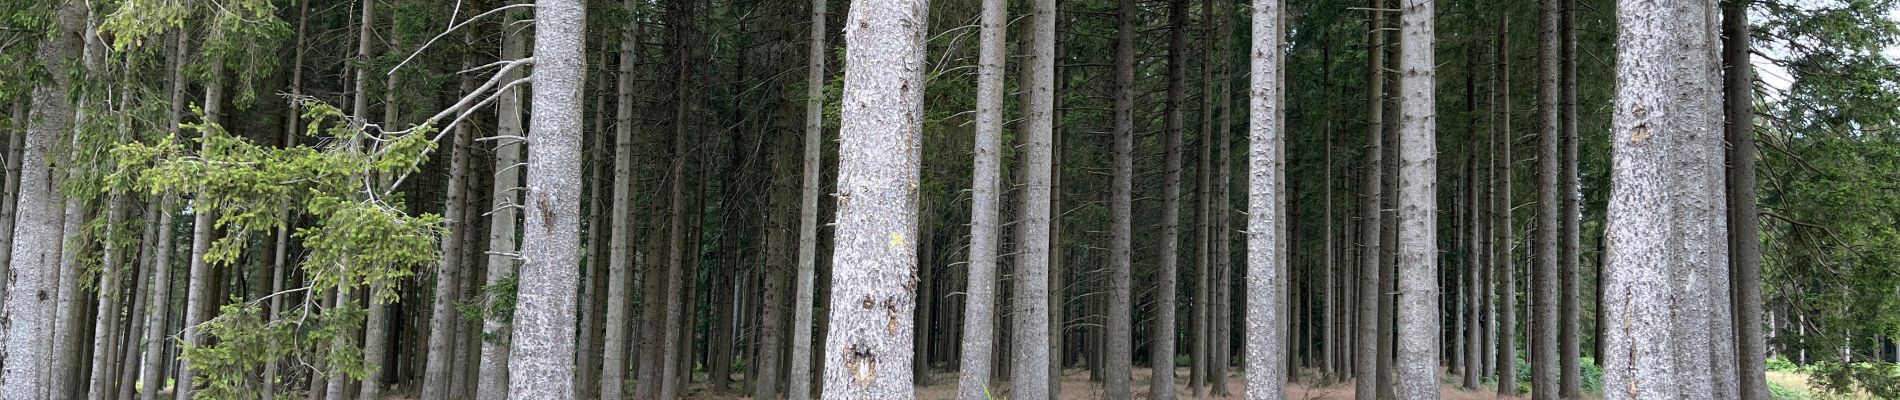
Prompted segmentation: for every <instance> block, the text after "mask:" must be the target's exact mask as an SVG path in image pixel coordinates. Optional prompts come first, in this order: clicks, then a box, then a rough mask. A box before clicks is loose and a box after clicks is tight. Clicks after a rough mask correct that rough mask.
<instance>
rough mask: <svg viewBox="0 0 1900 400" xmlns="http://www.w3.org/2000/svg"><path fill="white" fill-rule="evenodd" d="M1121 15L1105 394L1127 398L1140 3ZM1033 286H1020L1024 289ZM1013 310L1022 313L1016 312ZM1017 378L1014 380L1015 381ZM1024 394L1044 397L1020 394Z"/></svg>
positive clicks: (1130, 2)
mask: <svg viewBox="0 0 1900 400" xmlns="http://www.w3.org/2000/svg"><path fill="white" fill-rule="evenodd" d="M1119 4H1120V6H1119V7H1117V15H1119V16H1120V18H1119V19H1118V20H1119V21H1120V23H1119V25H1118V28H1116V40H1115V105H1114V107H1115V115H1114V117H1115V121H1114V133H1113V136H1114V147H1113V150H1112V151H1113V152H1114V156H1113V163H1114V164H1113V175H1114V177H1113V179H1112V180H1111V181H1112V183H1111V184H1110V185H1109V195H1110V197H1109V201H1108V204H1109V206H1108V209H1109V215H1110V219H1111V221H1112V222H1111V223H1110V225H1109V244H1108V251H1109V255H1108V257H1109V262H1108V293H1107V295H1108V310H1107V314H1106V315H1105V316H1106V318H1103V320H1102V325H1103V328H1105V329H1107V330H1108V332H1107V336H1106V338H1105V339H1106V341H1105V342H1103V345H1104V348H1103V349H1102V356H1103V357H1104V358H1105V360H1103V366H1102V374H1103V377H1104V378H1103V380H1102V386H1103V388H1102V392H1103V396H1105V397H1107V398H1111V399H1126V398H1129V397H1130V396H1131V395H1132V394H1131V389H1130V388H1129V379H1130V375H1131V372H1130V369H1131V367H1130V364H1131V363H1132V362H1133V358H1134V352H1133V350H1134V339H1133V333H1134V332H1133V330H1134V327H1133V323H1134V301H1133V298H1132V297H1133V296H1132V292H1133V289H1132V288H1131V287H1130V286H1131V282H1130V280H1131V279H1130V270H1131V269H1132V266H1131V260H1130V257H1131V254H1130V253H1131V251H1132V249H1133V240H1134V237H1133V229H1132V228H1133V227H1134V219H1135V218H1134V211H1133V207H1132V203H1133V199H1134V178H1135V154H1134V153H1135V12H1136V9H1135V1H1134V0H1120V3H1119ZM1029 290H1032V289H1030V288H1023V287H1022V286H1021V285H1018V296H1021V295H1022V293H1021V292H1025V291H1029ZM1011 312H1021V311H1015V310H1012V311H1011ZM1012 382H1014V381H1012ZM1012 397H1018V398H1042V396H1037V397H1028V396H1025V395H1016V396H1012Z"/></svg>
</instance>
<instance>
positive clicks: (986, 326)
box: [813, 0, 1009, 400]
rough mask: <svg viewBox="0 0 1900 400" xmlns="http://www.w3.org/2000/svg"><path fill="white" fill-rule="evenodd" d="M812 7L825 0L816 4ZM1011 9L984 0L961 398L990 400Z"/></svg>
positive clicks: (1000, 0)
mask: <svg viewBox="0 0 1900 400" xmlns="http://www.w3.org/2000/svg"><path fill="white" fill-rule="evenodd" d="M813 2H814V4H816V3H822V2H824V0H813ZM1008 12H1009V7H1008V5H1007V4H1005V1H1004V0H984V1H983V10H982V22H981V28H980V29H981V32H980V34H979V35H980V36H981V39H980V42H981V46H982V48H981V49H980V53H979V55H978V57H979V60H978V61H977V81H976V84H977V88H976V92H977V93H976V139H975V141H976V144H975V146H976V149H975V152H976V159H975V161H973V162H974V163H975V164H974V167H973V170H972V171H971V175H972V181H971V183H970V193H971V194H970V204H971V205H970V207H971V208H970V263H969V273H968V277H967V279H966V281H968V282H969V283H968V284H967V285H966V286H967V287H966V288H965V289H964V312H963V336H962V338H963V340H962V343H961V344H962V350H961V351H960V353H962V354H961V358H960V359H959V361H958V362H957V370H958V372H957V399H959V400H988V399H990V398H994V397H995V396H996V394H997V393H996V392H994V391H992V388H991V386H990V364H991V363H992V362H993V360H991V359H990V353H991V351H993V349H994V347H995V346H994V344H993V343H991V340H992V339H993V338H995V331H996V327H995V324H993V322H994V319H995V318H996V281H997V279H996V278H997V273H996V264H997V262H996V260H997V247H998V246H997V245H998V242H999V241H1000V240H999V239H1000V235H1001V230H1000V229H999V227H1000V226H1001V225H1002V224H1001V223H1000V219H1001V218H1000V213H1001V201H1000V195H1001V194H1002V193H1001V191H1002V186H1001V185H1002V179H1001V175H1002V153H1003V144H1002V143H1003V134H1002V131H1003V118H1004V113H1003V90H1004V87H1003V74H1004V73H1005V72H1004V71H1005V69H1004V64H1005V63H1007V54H1006V52H1007V50H1006V49H1005V47H1007V46H1008V44H1007V42H1005V41H1004V40H1005V39H1004V35H1005V34H1006V32H1007V28H1005V26H1004V24H1006V23H1007V21H1008Z"/></svg>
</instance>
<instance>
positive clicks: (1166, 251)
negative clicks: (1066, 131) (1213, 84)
mask: <svg viewBox="0 0 1900 400" xmlns="http://www.w3.org/2000/svg"><path fill="white" fill-rule="evenodd" d="M1187 14H1188V1H1187V0H1174V1H1172V2H1170V7H1169V11H1168V18H1169V22H1168V114H1167V117H1166V118H1167V122H1166V123H1167V126H1166V129H1167V139H1166V146H1167V148H1166V149H1165V150H1163V151H1165V152H1166V154H1164V155H1163V156H1162V158H1163V161H1162V167H1161V168H1162V169H1163V174H1165V176H1164V177H1163V178H1162V180H1163V182H1162V185H1163V186H1162V188H1161V201H1162V202H1163V203H1162V206H1161V254H1160V256H1161V260H1160V262H1159V267H1158V268H1159V271H1157V272H1156V276H1155V279H1154V284H1155V285H1157V286H1155V291H1154V297H1155V306H1154V307H1155V308H1154V310H1155V315H1154V325H1153V326H1152V327H1151V328H1152V330H1151V331H1150V333H1149V340H1150V342H1149V347H1148V349H1149V356H1148V362H1149V364H1151V365H1150V366H1151V367H1152V368H1153V375H1152V377H1151V378H1150V379H1149V381H1148V398H1150V399H1156V400H1171V399H1174V354H1175V349H1174V346H1175V345H1174V337H1175V336H1174V331H1175V329H1174V324H1175V316H1174V310H1175V306H1174V303H1175V293H1174V288H1175V279H1176V277H1175V275H1176V269H1177V261H1178V259H1179V255H1180V252H1181V130H1182V129H1184V128H1185V127H1184V126H1183V125H1184V122H1183V121H1182V119H1183V117H1182V115H1181V114H1182V108H1184V107H1185V106H1186V105H1187V90H1186V89H1185V88H1184V86H1186V82H1184V81H1185V80H1186V78H1187V65H1185V64H1184V63H1183V62H1184V61H1186V60H1187V55H1186V54H1184V53H1186V52H1187V17H1188V16H1187Z"/></svg>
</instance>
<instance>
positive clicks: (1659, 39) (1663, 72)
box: [1603, 1, 1719, 399]
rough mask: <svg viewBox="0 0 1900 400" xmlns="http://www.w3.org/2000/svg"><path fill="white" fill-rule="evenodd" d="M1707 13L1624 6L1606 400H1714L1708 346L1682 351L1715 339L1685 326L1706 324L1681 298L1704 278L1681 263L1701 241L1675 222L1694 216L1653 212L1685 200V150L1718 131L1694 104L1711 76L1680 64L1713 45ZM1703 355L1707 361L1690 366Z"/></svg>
mask: <svg viewBox="0 0 1900 400" xmlns="http://www.w3.org/2000/svg"><path fill="white" fill-rule="evenodd" d="M1707 12H1708V10H1707V9H1706V7H1705V4H1704V3H1703V2H1700V1H1694V2H1674V3H1654V4H1652V3H1644V2H1634V1H1624V2H1619V4H1618V7H1617V25H1618V28H1619V29H1618V31H1619V32H1622V34H1621V35H1620V37H1619V39H1618V43H1617V59H1618V60H1622V61H1621V62H1618V63H1617V77H1618V79H1617V81H1618V85H1617V91H1616V99H1615V102H1614V104H1615V105H1616V111H1615V112H1616V114H1615V118H1614V129H1613V130H1612V132H1611V136H1610V137H1611V141H1610V143H1611V151H1612V157H1611V158H1610V159H1611V163H1610V185H1611V188H1610V200H1609V209H1608V221H1607V223H1606V224H1605V227H1606V232H1605V235H1606V237H1605V240H1608V241H1610V242H1613V243H1615V244H1616V248H1615V251H1612V252H1609V253H1608V254H1606V255H1605V256H1606V257H1608V260H1607V264H1606V265H1605V267H1606V270H1605V271H1604V274H1603V275H1604V276H1603V278H1604V282H1603V284H1604V285H1605V289H1604V292H1605V294H1606V296H1607V297H1606V298H1605V299H1604V302H1605V307H1606V309H1607V310H1608V311H1606V312H1605V314H1606V315H1605V317H1607V318H1609V320H1610V321H1620V322H1618V323H1616V324H1612V328H1611V330H1610V332H1609V334H1608V335H1606V337H1605V340H1606V343H1605V351H1604V356H1605V358H1604V360H1603V362H1604V376H1603V379H1604V381H1603V383H1604V387H1605V388H1611V389H1610V390H1607V391H1606V393H1605V395H1606V396H1607V398H1611V399H1675V398H1706V396H1708V395H1709V394H1710V393H1711V392H1710V391H1709V390H1710V388H1709V386H1708V385H1709V378H1708V375H1707V369H1706V368H1707V364H1708V362H1709V360H1708V359H1707V358H1706V357H1707V354H1708V351H1709V348H1708V343H1707V342H1702V343H1700V347H1697V348H1685V347H1684V346H1683V343H1684V342H1685V340H1684V338H1682V336H1686V335H1692V336H1703V337H1705V338H1706V336H1705V335H1707V334H1708V332H1707V331H1706V330H1696V331H1683V330H1682V328H1683V322H1684V320H1685V319H1686V320H1689V321H1695V322H1704V323H1706V322H1707V319H1706V316H1704V315H1703V314H1700V313H1697V311H1703V310H1696V309H1693V308H1688V307H1689V306H1688V305H1686V304H1683V303H1682V301H1686V300H1689V299H1684V298H1682V296H1684V295H1683V294H1681V293H1679V292H1680V291H1682V290H1683V289H1685V287H1683V286H1682V281H1683V280H1684V279H1683V278H1685V275H1691V274H1694V273H1696V272H1699V271H1694V269H1695V268H1698V267H1700V266H1701V264H1698V263H1692V262H1684V261H1687V260H1682V259H1681V258H1679V257H1681V256H1678V255H1676V254H1675V253H1676V252H1677V251H1679V250H1681V247H1679V246H1681V244H1680V243H1681V242H1682V241H1684V240H1696V239H1700V238H1697V237H1689V236H1687V235H1684V233H1688V232H1686V229H1684V227H1682V226H1681V225H1680V224H1679V223H1678V222H1676V221H1677V220H1679V219H1682V218H1683V217H1693V216H1694V215H1669V214H1668V213H1659V212H1656V210H1655V208H1656V205H1657V204H1674V203H1676V202H1677V201H1678V199H1677V197H1678V196H1681V195H1682V194H1684V193H1683V192H1682V191H1679V189H1674V188H1672V185H1674V184H1681V182H1672V180H1674V179H1677V178H1676V177H1678V176H1679V175H1677V174H1679V173H1682V172H1691V171H1682V170H1680V169H1678V168H1672V167H1676V166H1681V164H1679V160H1681V157H1682V156H1681V155H1678V154H1675V153H1680V152H1683V151H1686V150H1688V149H1687V148H1685V146H1687V145H1690V144H1692V143H1693V142H1692V141H1691V139H1690V137H1691V136H1694V135H1697V134H1702V133H1711V132H1707V131H1705V130H1712V129H1714V128H1713V127H1708V126H1704V124H1707V123H1708V122H1709V121H1710V118H1705V117H1707V116H1706V115H1700V114H1698V112H1703V111H1708V112H1713V111H1715V110H1713V109H1707V110H1703V109H1702V108H1703V107H1702V106H1703V104H1700V102H1699V101H1697V99H1695V97H1694V96H1695V95H1697V94H1700V93H1702V90H1701V89H1698V88H1696V87H1695V86H1700V85H1703V84H1705V83H1707V82H1695V80H1694V79H1693V77H1696V76H1702V74H1706V73H1707V71H1706V69H1707V67H1708V66H1707V65H1705V64H1704V63H1703V62H1698V61H1697V60H1695V57H1696V56H1695V55H1688V56H1684V55H1682V54H1679V53H1680V52H1682V51H1685V50H1688V51H1696V50H1700V49H1701V48H1702V47H1701V46H1706V45H1709V43H1707V42H1706V40H1707V36H1706V34H1705V33H1704V32H1703V31H1701V30H1699V29H1697V28H1698V27H1702V26H1703V24H1705V22H1704V21H1705V20H1706V18H1707V17H1706V14H1707ZM1684 77H1691V79H1684ZM1709 136H1714V135H1709ZM1716 140H1719V137H1718V138H1717V139H1716ZM1718 154H1719V153H1718ZM1691 168H1694V167H1693V166H1692V167H1691ZM1691 186H1694V185H1691ZM1698 188H1699V187H1698ZM1676 207H1680V206H1676ZM1677 210H1681V208H1677ZM1684 269H1688V270H1691V271H1682V270H1684ZM1690 277H1693V276H1692V275H1691V276H1690ZM1689 296H1691V297H1695V296H1696V295H1689ZM1685 314H1687V315H1685ZM1703 328H1706V325H1704V326H1703ZM1697 352H1699V353H1700V355H1701V357H1694V356H1691V354H1696V353H1697ZM1698 363H1699V364H1701V365H1703V367H1702V368H1704V369H1703V370H1702V371H1701V372H1700V373H1699V375H1700V376H1695V375H1691V374H1698V373H1697V372H1693V371H1691V370H1690V369H1688V368H1687V367H1690V366H1691V365H1692V364H1698ZM1695 381H1700V382H1701V383H1700V385H1697V384H1696V383H1694V382H1695Z"/></svg>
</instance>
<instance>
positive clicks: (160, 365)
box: [139, 31, 189, 400]
mask: <svg viewBox="0 0 1900 400" xmlns="http://www.w3.org/2000/svg"><path fill="white" fill-rule="evenodd" d="M173 39H174V40H176V42H174V43H173V53H172V60H171V62H172V65H171V78H172V79H171V82H172V93H171V100H172V104H171V113H170V114H169V116H168V118H167V126H168V127H169V128H171V129H172V130H174V131H175V130H177V129H178V123H179V121H180V119H181V118H182V115H183V113H184V107H185V99H184V87H185V80H184V65H185V49H186V47H185V44H186V43H188V42H189V40H188V39H187V35H186V34H185V33H184V32H183V31H180V32H179V33H177V34H176V35H174V36H173ZM158 201H159V206H158V210H159V212H160V213H163V214H162V215H160V216H159V218H158V226H159V229H158V244H157V249H158V250H157V257H158V259H157V260H156V261H155V263H154V265H153V267H152V269H154V270H156V272H155V273H154V274H153V278H152V283H151V284H152V290H151V291H150V292H151V297H150V300H149V301H147V302H146V306H147V307H149V309H148V310H147V311H146V313H147V314H146V323H145V329H146V331H145V341H146V343H147V347H146V349H145V356H144V364H145V365H144V368H143V369H142V370H143V372H142V373H141V374H140V380H141V381H143V382H144V386H145V387H146V388H147V389H146V390H144V391H143V392H141V393H140V394H139V398H140V399H141V400H154V399H157V398H158V391H159V390H160V389H162V388H164V386H165V376H166V374H165V373H164V371H165V369H166V366H168V365H173V364H172V363H171V361H172V360H171V359H170V358H167V357H165V354H166V349H167V348H169V347H171V346H169V345H168V343H170V342H171V340H170V339H168V338H167V335H166V333H167V332H169V331H168V330H166V329H165V328H166V324H167V323H168V322H169V321H171V316H170V315H168V314H167V312H168V311H170V310H171V282H172V279H171V270H172V268H171V259H172V257H171V249H172V247H173V238H172V231H173V229H172V216H173V215H174V214H176V211H173V210H172V199H171V198H170V197H164V198H161V199H160V200H158Z"/></svg>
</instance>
